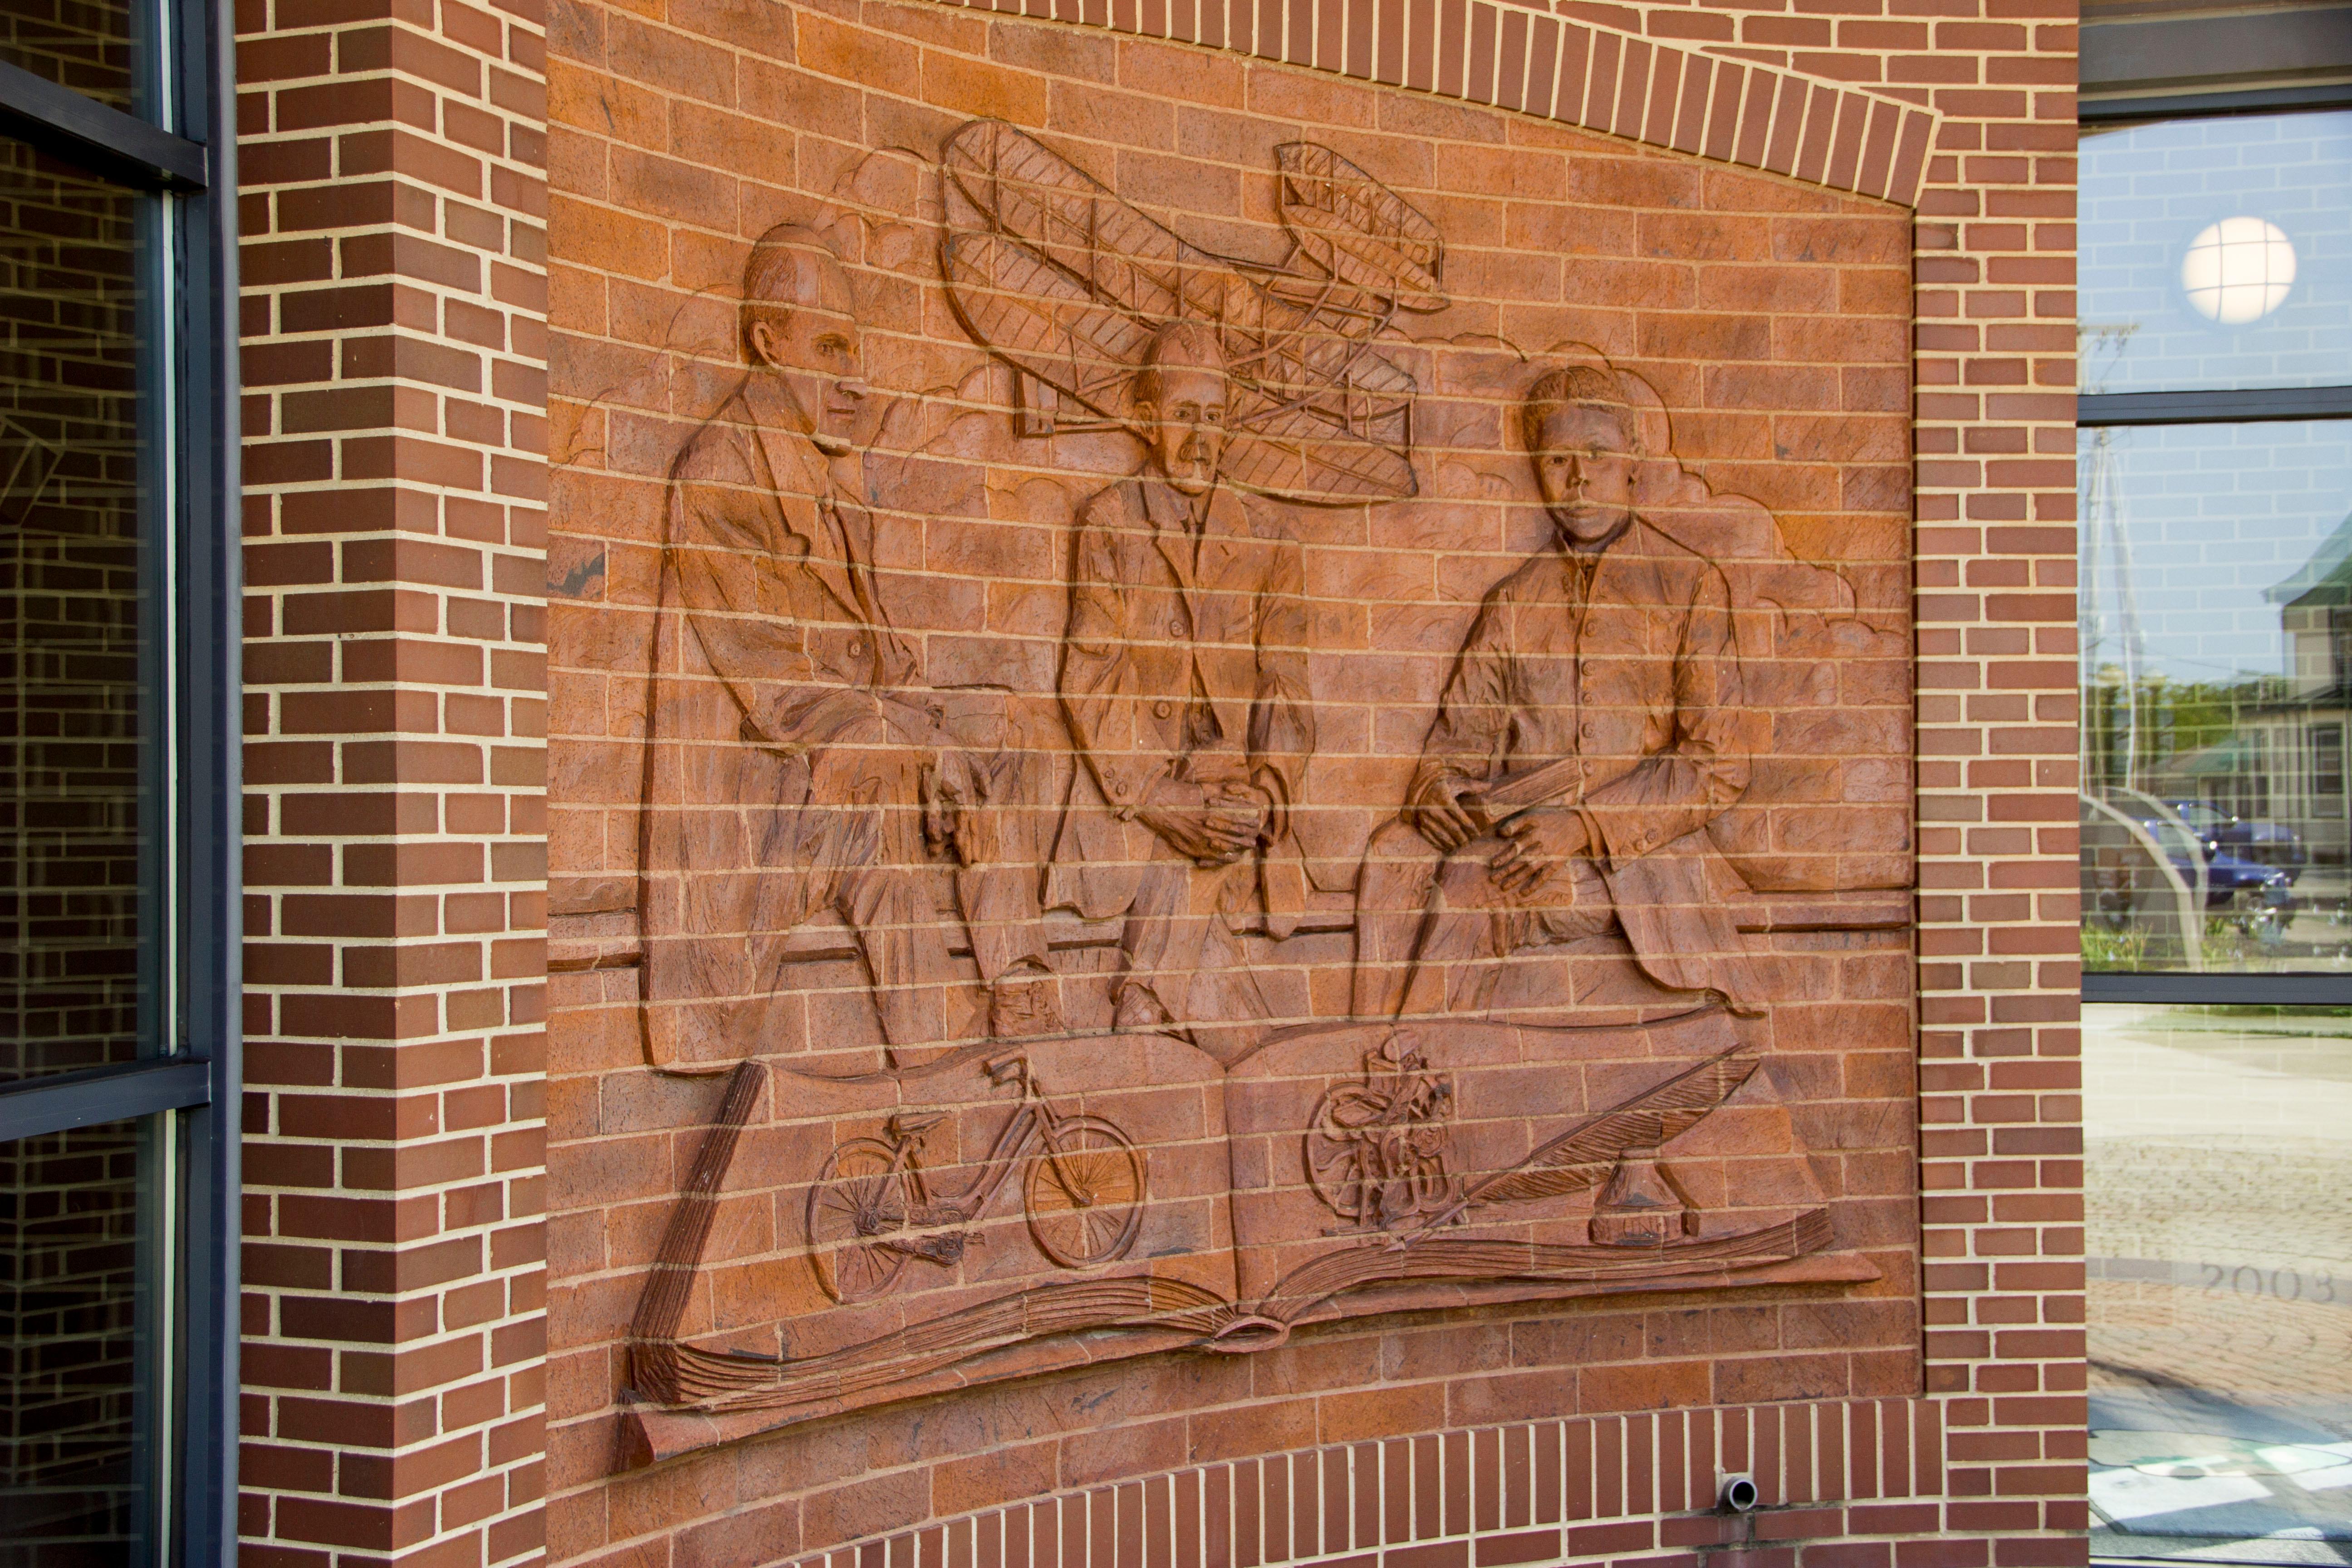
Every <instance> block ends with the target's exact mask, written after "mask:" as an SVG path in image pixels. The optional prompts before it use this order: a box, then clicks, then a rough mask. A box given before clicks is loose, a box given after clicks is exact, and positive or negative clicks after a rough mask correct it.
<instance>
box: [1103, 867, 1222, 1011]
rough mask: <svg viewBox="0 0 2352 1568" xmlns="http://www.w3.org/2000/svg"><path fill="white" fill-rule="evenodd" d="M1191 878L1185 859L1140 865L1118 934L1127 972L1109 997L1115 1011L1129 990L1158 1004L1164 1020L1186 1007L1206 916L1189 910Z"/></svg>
mask: <svg viewBox="0 0 2352 1568" xmlns="http://www.w3.org/2000/svg"><path fill="white" fill-rule="evenodd" d="M1194 880H1195V879H1194V877H1193V875H1192V862H1191V861H1189V860H1176V859H1167V860H1158V859H1155V860H1153V861H1151V862H1150V863H1149V864H1147V865H1146V866H1144V868H1142V871H1141V873H1140V875H1139V877H1138V879H1137V882H1136V889H1135V901H1134V902H1133V903H1132V904H1130V905H1129V906H1128V911H1127V924H1126V926H1125V927H1124V928H1123V929H1122V930H1121V931H1120V932H1119V946H1120V948H1121V949H1122V950H1124V952H1125V953H1126V957H1127V971H1126V973H1123V974H1122V975H1120V976H1119V981H1118V986H1117V987H1116V989H1115V990H1114V992H1113V994H1112V997H1111V1001H1112V1004H1113V1008H1114V1011H1115V1012H1124V1011H1126V1010H1127V1009H1128V1008H1129V1005H1130V1004H1129V995H1130V994H1132V993H1140V994H1142V995H1144V996H1146V997H1149V998H1150V1000H1151V1001H1152V1002H1153V1003H1155V1004H1157V1005H1158V1007H1159V1010H1160V1016H1162V1017H1164V1018H1169V1019H1171V1020H1178V1021H1181V1020H1182V1019H1183V1018H1184V1016H1185V1015H1186V1013H1187V1012H1188V1011H1189V1009H1190V1004H1191V998H1192V976H1193V975H1194V974H1195V973H1198V971H1199V969H1200V963H1201V944H1202V940H1203V939H1204V938H1206V937H1207V935H1208V931H1209V918H1210V916H1209V912H1208V911H1207V910H1200V911H1196V910H1194V909H1193V908H1192V904H1193V901H1194V900H1193V893H1194V890H1195V889H1194V888H1193V882H1194ZM1211 907H1212V908H1213V904H1212V906H1211Z"/></svg>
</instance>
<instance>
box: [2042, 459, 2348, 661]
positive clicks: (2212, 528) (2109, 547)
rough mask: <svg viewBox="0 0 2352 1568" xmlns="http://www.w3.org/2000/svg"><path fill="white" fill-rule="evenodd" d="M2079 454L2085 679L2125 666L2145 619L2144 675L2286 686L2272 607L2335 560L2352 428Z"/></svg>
mask: <svg viewBox="0 0 2352 1568" xmlns="http://www.w3.org/2000/svg"><path fill="white" fill-rule="evenodd" d="M2079 450H2080V452H2081V456H2082V469H2081V476H2082V478H2081V483H2082V487H2083V507H2082V517H2083V521H2082V525H2081V526H2082V530H2083V572H2084V578H2083V587H2082V601H2083V633H2084V649H2083V666H2084V672H2085V674H2086V675H2090V674H2095V672H2096V671H2097V670H2098V669H2099V668H2100V667H2101V666H2103V665H2107V664H2120V663H2121V662H2123V657H2124V655H2123V648H2124V642H2125V639H2126V634H2127V630H2128V623H2129V622H2130V621H2132V620H2133V619H2135V618H2136V620H2137V628H2138V635H2139V637H2140V639H2141V642H2142V645H2143V647H2144V648H2145V650H2146V660H2145V662H2144V663H2143V664H2142V666H2141V668H2142V671H2143V673H2155V674H2161V675H2163V676H2164V677H2165V678H2167V679H2171V680H2229V679H2237V678H2241V677H2244V676H2249V675H2284V674H2286V673H2287V658H2286V648H2285V640H2284V636H2283V634H2282V632H2281V629H2280V623H2279V607H2280V606H2279V604H2278V603H2277V602H2276V601H2275V600H2274V599H2273V598H2272V597H2270V596H2269V594H2270V591H2271V590H2273V589H2276V588H2278V587H2279V586H2280V585H2281V584H2285V583H2287V582H2288V581H2289V580H2290V579H2292V578H2294V577H2295V575H2296V574H2297V573H2298V572H2300V571H2301V570H2302V569H2303V568H2304V567H2305V565H2306V564H2308V563H2311V562H2312V561H2313V559H2314V558H2315V556H2316V557H2320V558H2321V559H2322V560H2326V559H2327V558H2328V556H2329V555H2330V554H2332V553H2333V552H2332V551H2331V550H2329V549H2328V547H2329V545H2330V541H2331V539H2333V538H2334V536H2335V535H2336V533H2337V531H2338V530H2339V529H2342V528H2344V527H2345V525H2346V520H2347V513H2352V420H2313V421H2300V422H2281V423H2277V424H2263V425H2236V426H2231V425H2166V426H2136V427H2129V428H2119V429H2105V430H2084V431H2083V432H2081V434H2080V437H2079ZM2336 543H2337V546H2338V547H2342V546H2352V531H2347V534H2346V537H2345V538H2344V539H2343V540H2341V541H2337V542H2336ZM2118 546H2120V548H2119V547H2118ZM2126 555H2127V556H2128V560H2129V565H2130V573H2129V587H2130V592H2129V594H2128V595H2126V584H2125V581H2124V574H2123V571H2122V568H2123V564H2124V559H2125V557H2126ZM2127 601H2128V602H2127ZM2134 609H2136V611H2137V616H2136V617H2135V616H2132V615H2131V614H2129V612H2130V611H2132V610H2134Z"/></svg>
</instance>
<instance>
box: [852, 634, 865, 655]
mask: <svg viewBox="0 0 2352 1568" xmlns="http://www.w3.org/2000/svg"><path fill="white" fill-rule="evenodd" d="M849 657H850V658H865V657H866V644H865V643H864V642H863V641H862V640H860V639H859V638H856V637H852V638H851V639H850V640H849Z"/></svg>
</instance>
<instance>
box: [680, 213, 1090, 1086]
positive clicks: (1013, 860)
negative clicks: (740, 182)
mask: <svg viewBox="0 0 2352 1568" xmlns="http://www.w3.org/2000/svg"><path fill="white" fill-rule="evenodd" d="M740 330H741V336H742V347H743V353H744V358H745V360H746V362H747V363H749V364H750V366H751V372H750V374H748V375H746V376H745V377H744V379H743V381H742V384H740V386H739V387H738V388H737V390H736V391H735V393H734V395H732V396H731V397H730V398H729V399H728V400H727V402H726V403H725V405H722V406H721V407H720V408H719V412H718V413H717V414H715V415H713V416H711V418H710V419H709V422H708V423H706V424H705V425H704V426H702V427H701V428H700V429H699V430H698V431H697V432H696V433H695V435H694V437H693V438H692V439H691V440H689V441H688V443H687V445H686V447H685V449H684V450H683V451H682V452H680V453H679V455H678V458H677V462H676V463H675V465H673V467H672V468H671V471H670V487H669V506H668V515H667V525H666V537H665V539H664V542H663V543H664V551H663V557H662V574H661V600H660V605H659V610H658V616H657V621H656V628H655V635H654V676H653V679H654V690H653V693H652V701H651V703H650V705H649V708H648V720H647V730H648V733H647V737H646V741H647V748H646V749H647V755H648V762H647V769H646V813H645V828H644V834H645V847H644V858H643V861H642V866H643V870H642V873H641V889H640V915H641V920H642V925H643V931H644V939H645V949H646V957H645V976H644V979H645V995H646V1047H647V1050H648V1053H649V1055H650V1057H651V1059H652V1061H653V1063H654V1065H655V1066H656V1067H665V1068H677V1069H678V1070H687V1071H691V1070H696V1069H698V1068H699V1069H703V1070H716V1069H717V1068H721V1067H724V1066H727V1065H730V1063H731V1062H733V1061H735V1060H738V1059H740V1058H744V1057H747V1056H756V1055H759V1054H761V1052H762V1051H763V1050H772V1049H777V1048H782V1043H781V1042H778V1041H776V1040H775V1039H774V1038H773V1036H774V1034H775V1033H776V1026H775V1025H774V1022H773V1021H772V1019H771V1017H770V1016H769V1013H768V1011H767V1009H768V1008H769V1006H770V1005H771V1004H772V1000H773V999H774V997H775V994H776V993H778V992H779V991H780V990H781V989H782V984H781V982H782V972H783V965H784V964H785V963H787V962H789V959H790V956H791V955H790V953H789V952H787V950H786V947H785V938H786V937H787V936H788V935H789V934H790V933H791V932H792V931H793V929H794V928H795V927H798V926H800V925H802V924H803V923H805V922H806V921H810V920H811V919H813V918H814V917H815V916H817V915H819V914H821V913H823V912H824V911H825V910H833V911H835V912H836V913H838V914H839V915H840V916H841V917H842V918H843V919H844V920H845V921H846V922H847V923H848V925H849V927H850V929H851V930H852V931H854V932H855V933H856V940H857V944H858V948H859V951H860V952H861V953H862V955H863V956H864V959H865V963H866V971H867V974H868V978H869V979H870V981H871V984H872V992H873V997H874V1002H875V1005H876V1009H877V1012H878V1013H879V1014H880V1017H881V1025H882V1031H883V1036H884V1038H885V1040H886V1041H887V1044H888V1045H889V1046H890V1047H903V1046H908V1045H913V1044H919V1043H926V1042H932V1041H937V1040H940V1039H941V1038H942V1037H945V1036H946V1035H947V1034H948V1033H949V1025H948V1023H947V1020H945V1019H944V1018H943V1017H942V1016H940V1012H939V1007H940V1003H941V1001H942V1000H943V997H942V995H941V987H942V984H943V982H944V980H945V978H946V976H947V974H948V973H950V969H949V965H948V944H947V938H948V935H949V930H948V929H943V927H944V928H951V926H952V923H953V915H952V914H950V915H949V917H948V920H947V921H944V922H943V921H942V919H941V915H942V910H941V907H940V904H941V899H940V895H941V892H942V891H943V886H942V882H943V879H942V878H941V877H940V875H939V872H938V870H937V869H935V868H936V867H937V866H938V863H939V858H941V857H945V858H951V859H952V861H953V862H954V865H953V871H952V881H953V884H954V888H955V896H956V903H957V905H958V907H959V908H960V910H961V914H962V916H963V925H964V927H965V929H966V931H968V933H969V936H970V939H971V952H972V956H973V958H974V959H975V961H976V962H977V963H978V965H979V968H980V973H981V979H982V982H983V983H985V984H988V985H989V986H990V988H991V1006H990V1014H991V1016H990V1027H991V1032H992V1033H994V1034H998V1035H1027V1034H1037V1033H1044V1032H1049V1031H1052V1030H1054V1029H1057V1028H1058V1027H1059V1026H1060V1024H1059V1019H1058V1015H1057V1010H1056V1005H1055V994H1056V993H1055V989H1054V986H1055V982H1054V981H1053V980H1052V979H1051V971H1050V970H1049V968H1048V967H1047V964H1046V960H1045V931H1044V926H1043V924H1042V921H1041V919H1040V911H1039V909H1038V903H1037V892H1038V889H1037V873H1036V868H1037V865H1038V863H1039V862H1040V861H1041V860H1042V859H1043V854H1042V850H1043V847H1044V839H1045V824H1046V823H1047V822H1048V821H1049V820H1050V815H1049V814H1050V811H1051V803H1050V799H1049V796H1050V794H1051V785H1050V782H1049V781H1050V778H1051V770H1050V767H1049V766H1048V765H1047V764H1048V763H1049V754H1048V753H1047V752H1045V751H1043V750H1042V749H1040V748H1039V747H1038V746H1037V745H1036V744H1035V742H1034V731H1033V727H1032V724H1031V722H1030V721H1029V720H1028V719H1027V718H1026V717H1025V716H1024V712H1023V710H1022V708H1021V706H1020V703H1019V700H1017V699H1016V698H1014V697H1013V694H1012V693H1010V692H1003V691H996V690H988V689H971V690H927V689H923V688H921V687H920V686H919V684H918V682H919V659H918V658H917V652H916V646H915V644H914V643H913V642H912V641H911V640H910V639H909V638H908V637H905V636H904V635H902V634H901V633H900V632H899V631H898V629H897V627H896V626H893V625H892V623H891V619H890V616H889V614H888V611H887V608H886V607H885V606H884V605H883V603H882V600H881V598H880V596H879V594H878V592H877V585H876V582H875V521H874V514H873V512H872V511H871V510H869V497H868V495H867V493H866V467H865V458H864V454H863V452H862V451H861V450H860V449H859V447H858V444H857V442H858V436H859V430H860V426H861V422H862V421H863V419H864V416H865V411H866V404H867V400H868V397H869V392H868V389H867V387H866V382H865V380H864V353H863V339H862V333H861V331H860V330H859V325H858V321H857V317H856V301H855V299H854V297H853V296H852V294H851V291H850V285H849V278H848V275H847V273H846V272H845V271H844V270H843V268H842V266H841V263H840V262H839V261H838V260H837V259H836V258H835V256H834V254H833V252H832V251H831V250H830V249H829V248H828V247H826V246H825V244H824V240H823V239H822V238H820V237H818V236H817V235H816V234H815V233H814V231H812V230H810V229H807V228H804V227H800V226H793V225H783V226H778V227H776V228H773V229H771V230H769V231H768V233H767V234H765V235H764V236H762V237H761V239H760V241H759V243H758V244H757V245H756V246H754V247H753V248H752V252H751V260H750V262H749V264H748V265H747V266H746V268H745V270H744V279H743V303H742V306H741V320H740ZM811 1032H812V1033H813V1032H814V1031H813V1030H812V1031H811Z"/></svg>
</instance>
